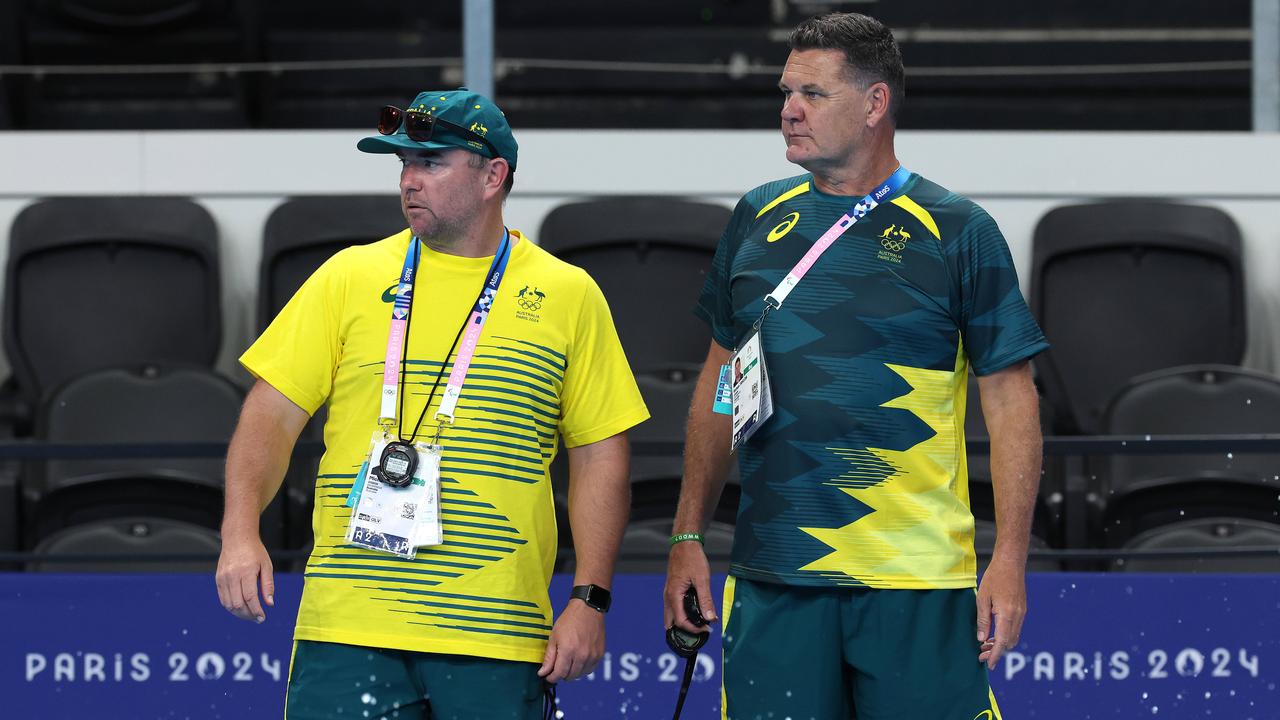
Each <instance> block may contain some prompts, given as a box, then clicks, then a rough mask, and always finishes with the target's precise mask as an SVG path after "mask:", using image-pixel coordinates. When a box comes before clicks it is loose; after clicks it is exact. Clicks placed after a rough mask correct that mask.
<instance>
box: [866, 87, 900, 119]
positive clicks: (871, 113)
mask: <svg viewBox="0 0 1280 720" xmlns="http://www.w3.org/2000/svg"><path fill="white" fill-rule="evenodd" d="M892 98H893V96H892V93H890V91H889V86H888V85H887V84H885V83H882V82H878V83H872V84H871V87H870V88H867V119H866V123H867V127H872V128H873V127H876V126H877V125H879V124H880V123H881V122H884V121H885V120H886V119H887V118H888V117H889V105H890V102H891V101H892Z"/></svg>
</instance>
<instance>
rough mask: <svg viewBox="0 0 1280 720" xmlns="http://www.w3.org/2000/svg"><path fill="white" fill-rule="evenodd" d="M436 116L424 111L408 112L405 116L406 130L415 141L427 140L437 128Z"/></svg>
mask: <svg viewBox="0 0 1280 720" xmlns="http://www.w3.org/2000/svg"><path fill="white" fill-rule="evenodd" d="M435 120H436V119H435V118H434V117H432V116H431V115H426V114H424V113H408V114H407V115H406V116H405V122H404V132H405V134H406V135H408V136H409V139H410V140H413V141H414V142H426V141H428V140H430V139H431V133H432V131H434V130H435V129H436V123H435Z"/></svg>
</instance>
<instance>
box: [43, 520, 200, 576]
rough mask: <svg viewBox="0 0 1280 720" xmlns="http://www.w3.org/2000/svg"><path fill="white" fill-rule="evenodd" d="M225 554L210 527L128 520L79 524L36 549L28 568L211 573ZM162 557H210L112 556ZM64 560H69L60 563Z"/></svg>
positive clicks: (61, 570)
mask: <svg viewBox="0 0 1280 720" xmlns="http://www.w3.org/2000/svg"><path fill="white" fill-rule="evenodd" d="M221 549H222V543H221V541H220V540H219V539H218V534H217V533H216V532H214V531H213V530H210V529H209V528H206V527H201V526H199V525H192V524H190V523H184V522H178V521H174V520H166V519H164V518H155V517H126V518H119V519H113V520H100V521H97V522H88V523H84V524H82V525H74V526H71V527H68V528H65V529H63V530H60V531H58V532H57V533H55V534H53V535H50V536H49V537H47V538H45V539H44V540H43V541H41V543H40V544H39V545H37V546H36V548H35V550H34V551H33V555H35V559H34V560H32V561H31V562H29V563H28V564H27V569H28V570H29V571H31V572H119V573H126V572H127V573H138V572H143V573H147V572H151V573H174V572H192V573H211V572H213V570H214V568H215V567H216V565H217V556H218V553H219V552H220V551H221ZM156 555H204V556H207V557H208V559H206V560H195V559H188V560H156V561H147V560H130V559H127V558H116V557H112V556H134V557H139V558H140V557H146V556H156ZM92 556H103V557H102V559H94V558H93V557H92ZM58 557H66V558H67V559H66V560H62V561H59V560H57V558H58ZM73 557H74V558H76V559H72V558H73Z"/></svg>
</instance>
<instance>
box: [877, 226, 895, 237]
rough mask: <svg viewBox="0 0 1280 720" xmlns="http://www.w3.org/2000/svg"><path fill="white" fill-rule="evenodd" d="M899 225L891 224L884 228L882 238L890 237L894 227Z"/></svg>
mask: <svg viewBox="0 0 1280 720" xmlns="http://www.w3.org/2000/svg"><path fill="white" fill-rule="evenodd" d="M897 227H898V226H897V225H890V226H889V227H887V228H885V229H884V232H882V233H880V237H882V238H887V237H889V236H890V235H892V234H893V231H894V229H895V228H897Z"/></svg>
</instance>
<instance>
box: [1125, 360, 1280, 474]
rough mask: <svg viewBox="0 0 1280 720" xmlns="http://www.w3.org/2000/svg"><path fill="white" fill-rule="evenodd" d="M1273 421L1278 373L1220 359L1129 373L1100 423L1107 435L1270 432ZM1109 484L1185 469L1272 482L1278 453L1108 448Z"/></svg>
mask: <svg viewBox="0 0 1280 720" xmlns="http://www.w3.org/2000/svg"><path fill="white" fill-rule="evenodd" d="M1276 428H1280V378H1277V377H1275V376H1273V375H1269V374H1267V373H1261V372H1257V371H1253V370H1246V369H1244V368H1239V367H1232V366H1224V365H1191V366H1183V367H1175V368H1169V369H1166V370H1158V371H1156V372H1153V373H1147V374H1145V375H1141V376H1139V377H1136V378H1134V379H1133V381H1132V382H1130V383H1129V384H1128V385H1126V386H1125V387H1124V388H1123V389H1121V390H1120V392H1119V393H1117V394H1116V396H1115V397H1114V398H1112V400H1111V403H1110V405H1109V406H1108V408H1107V412H1106V415H1105V417H1104V421H1103V426H1102V430H1103V432H1105V433H1107V434H1112V435H1212V434H1233V435H1235V434H1239V435H1247V434H1255V433H1271V432H1275V431H1276ZM1106 467H1107V472H1106V479H1107V481H1108V483H1109V489H1110V490H1111V491H1113V492H1123V491H1124V490H1125V489H1126V488H1127V487H1129V486H1131V485H1133V484H1134V483H1141V482H1146V481H1150V480H1158V479H1160V478H1179V477H1188V476H1195V475H1199V476H1203V477H1232V478H1250V479H1256V480H1257V481H1259V482H1263V483H1273V484H1275V485H1277V486H1280V477H1278V476H1277V475H1278V474H1280V454H1276V453H1243V452H1218V453H1198V454H1191V453H1179V454H1156V455H1147V454H1141V455H1115V456H1112V457H1111V458H1110V460H1109V461H1108V462H1107V465H1106Z"/></svg>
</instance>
